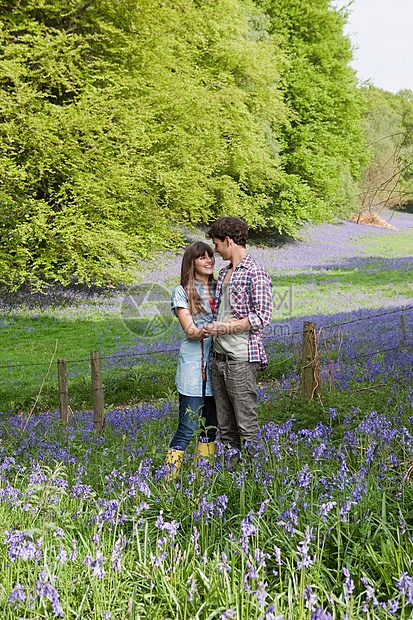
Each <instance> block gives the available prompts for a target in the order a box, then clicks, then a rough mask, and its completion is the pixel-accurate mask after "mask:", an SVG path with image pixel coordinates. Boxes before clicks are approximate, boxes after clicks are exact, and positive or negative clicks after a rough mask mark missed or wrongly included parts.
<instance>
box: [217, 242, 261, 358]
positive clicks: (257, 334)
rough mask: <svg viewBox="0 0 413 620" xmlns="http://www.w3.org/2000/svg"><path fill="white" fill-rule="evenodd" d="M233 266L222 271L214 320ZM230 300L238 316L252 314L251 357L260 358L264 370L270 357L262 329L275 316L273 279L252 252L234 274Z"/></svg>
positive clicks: (250, 317) (219, 278)
mask: <svg viewBox="0 0 413 620" xmlns="http://www.w3.org/2000/svg"><path fill="white" fill-rule="evenodd" d="M229 268H230V265H228V266H226V267H224V268H223V269H221V271H220V272H219V276H218V281H217V288H216V292H215V299H216V301H217V303H216V304H215V312H214V321H216V320H217V316H218V304H219V296H220V293H221V288H222V282H223V280H224V278H225V276H226V273H227V271H228V269H229ZM229 303H230V305H231V308H232V312H233V315H234V317H235V318H236V319H245V318H246V317H248V319H249V322H250V323H251V332H250V339H249V343H248V359H249V361H250V362H259V363H260V370H263V369H264V368H265V367H266V366H268V359H267V355H266V353H265V349H264V344H263V342H262V332H263V329H264V327H265V326H266V325H268V324H269V323H270V322H271V318H272V307H273V300H272V281H271V278H270V276H269V275H268V273H267V272H266V270H265V269H264V268H263V267H261V265H260V264H258V263H257V262H256V261H255V260H254V259H253V258H252V256H251V254H247V255H246V257H245V258H244V259H243V260H242V261H241V262H240V264H239V265H238V266H237V267H235V269H234V271H233V273H232V274H231V279H230V282H229Z"/></svg>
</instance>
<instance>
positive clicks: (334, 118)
mask: <svg viewBox="0 0 413 620" xmlns="http://www.w3.org/2000/svg"><path fill="white" fill-rule="evenodd" d="M257 2H258V4H259V6H260V7H262V8H263V9H264V10H265V11H267V12H268V15H269V16H270V19H271V32H272V33H273V34H277V35H279V36H281V49H282V50H283V51H284V52H285V54H286V56H287V59H288V65H287V67H286V71H285V73H284V74H283V75H282V81H283V84H284V91H285V101H286V103H287V104H288V106H289V109H290V123H289V125H286V126H285V127H284V128H283V134H282V148H281V150H280V157H281V161H282V163H283V168H284V170H285V172H286V173H287V174H288V178H291V177H293V178H298V179H300V182H301V186H304V187H305V188H306V189H307V192H308V194H309V200H310V205H309V211H310V214H308V213H307V214H306V213H304V217H305V219H307V218H308V216H309V215H310V218H311V216H312V218H313V219H314V220H320V219H323V218H327V217H328V216H329V215H331V214H342V215H343V214H346V213H350V212H351V211H352V210H353V209H354V206H355V204H356V201H357V195H358V188H357V180H358V177H359V175H360V171H361V168H362V167H363V165H364V164H365V162H366V154H365V146H366V145H365V140H364V136H363V131H362V129H361V125H360V115H361V112H362V109H363V101H362V98H361V96H360V93H359V91H358V89H357V85H356V79H355V75H354V71H353V69H352V68H351V67H350V66H349V62H350V60H351V58H352V52H351V43H350V40H349V39H348V38H347V37H345V36H344V34H343V27H344V24H345V21H346V13H345V11H338V10H336V9H335V8H332V6H331V2H330V0H276V1H275V0H257ZM301 213H302V209H301V211H300V212H299V215H300V217H301Z"/></svg>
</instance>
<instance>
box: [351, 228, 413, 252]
mask: <svg viewBox="0 0 413 620" xmlns="http://www.w3.org/2000/svg"><path fill="white" fill-rule="evenodd" d="M390 224H391V221H390ZM412 247H413V230H405V231H403V232H398V233H394V234H392V235H386V236H385V237H383V235H379V236H377V237H367V238H365V239H364V240H363V248H364V249H365V250H366V252H371V253H374V255H375V256H383V257H397V256H409V255H411V253H412Z"/></svg>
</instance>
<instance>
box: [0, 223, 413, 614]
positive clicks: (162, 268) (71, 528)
mask: <svg viewBox="0 0 413 620" xmlns="http://www.w3.org/2000/svg"><path fill="white" fill-rule="evenodd" d="M388 217H390V215H388ZM391 223H392V224H393V225H394V226H396V228H397V230H388V229H379V228H373V227H368V226H365V225H356V224H354V223H351V222H338V223H337V224H325V225H323V226H318V227H314V228H311V227H307V228H306V229H305V231H304V232H303V237H302V239H301V240H300V241H298V242H293V241H291V242H289V243H284V244H283V245H282V246H280V245H277V243H276V241H274V242H272V241H271V239H254V244H253V245H251V247H250V251H251V253H252V254H253V256H255V257H256V258H257V259H258V260H259V261H260V262H261V263H262V264H264V266H265V267H266V268H267V269H268V271H269V272H270V273H271V275H272V278H273V282H274V321H273V324H272V325H271V328H270V329H268V330H267V332H266V348H267V351H268V353H269V356H270V365H269V367H268V369H267V370H266V371H265V372H264V373H261V375H260V384H259V413H260V422H261V432H260V437H259V440H260V444H261V459H260V462H259V463H258V464H257V467H256V468H254V469H252V468H251V467H250V466H249V464H248V462H247V461H245V462H244V461H242V462H241V464H240V465H239V466H238V467H237V468H236V469H235V470H232V469H231V467H229V464H230V463H231V457H232V454H231V451H230V450H227V449H224V448H223V447H222V446H221V444H219V442H218V444H217V456H216V458H214V459H213V460H212V459H211V460H205V459H199V460H198V461H197V462H195V461H194V455H193V450H192V449H191V448H190V449H189V450H188V453H187V454H186V457H185V462H184V465H183V467H182V474H181V476H180V477H179V478H177V479H176V481H174V482H166V481H165V474H166V469H165V465H164V455H165V452H166V449H167V446H168V444H169V441H170V438H171V436H172V434H173V432H174V430H175V427H176V419H177V400H176V393H175V390H174V370H175V364H176V355H177V348H178V347H179V341H180V331H179V329H178V326H177V324H176V322H174V321H172V320H169V319H168V320H166V319H165V320H163V319H162V320H161V321H159V316H158V315H157V314H156V310H157V308H158V307H159V306H158V305H157V302H156V300H155V302H153V300H152V302H148V303H146V302H142V300H141V299H139V304H140V305H139V308H138V309H139V312H138V317H137V316H136V314H133V313H130V312H129V313H128V309H130V304H129V302H128V296H129V298H131V299H132V301H133V300H135V301H136V299H137V297H136V295H138V296H139V293H136V290H138V291H142V290H143V289H142V286H143V285H144V284H145V283H151V284H152V283H157V284H158V285H159V287H160V289H159V290H160V291H161V293H162V290H165V291H168V292H169V291H170V290H171V287H173V286H174V284H175V283H176V282H177V280H178V278H179V265H180V257H181V252H180V251H177V252H172V251H170V252H166V253H164V254H163V255H162V256H160V257H158V259H157V260H156V261H153V262H152V263H145V264H142V269H141V270H140V274H139V282H137V283H139V284H140V286H141V288H140V289H136V290H135V291H128V290H120V289H106V290H103V289H92V290H85V289H84V288H83V287H81V286H77V287H76V286H73V287H71V288H70V289H69V288H63V287H57V286H54V287H53V288H50V290H48V292H47V294H40V293H32V292H31V291H30V290H22V291H20V292H18V293H13V294H12V293H8V294H3V295H2V299H1V326H2V334H3V343H2V350H1V357H0V366H1V367H2V373H1V375H2V376H1V382H0V390H1V391H0V403H1V404H0V411H1V413H0V439H1V443H0V451H1V461H0V469H1V479H0V480H1V482H0V511H1V523H2V526H1V536H0V540H1V543H2V544H1V552H2V569H1V570H2V578H1V582H0V610H1V617H2V618H5V619H7V618H10V619H11V618H27V619H29V618H30V619H33V620H34V619H35V618H53V617H65V618H93V619H94V620H97V619H99V620H100V619H105V620H107V619H109V618H111V619H117V620H126V619H128V618H132V619H134V620H138V619H139V620H144V619H153V620H161V619H162V620H175V619H176V620H190V619H191V620H212V619H217V620H228V619H231V618H233V619H237V620H250V619H251V620H252V619H254V620H275V619H276V620H282V619H285V620H287V618H289V619H290V620H297V619H298V620H304V619H305V620H310V619H311V620H313V619H316V618H317V619H322V620H323V619H324V620H332V619H334V620H344V619H347V620H356V619H357V620H358V619H359V618H363V619H364V618H365V619H367V620H372V619H385V618H404V619H408V618H413V569H412V567H411V563H412V558H413V538H412V536H413V501H412V500H413V487H412V476H413V429H412V425H413V381H412V373H413V371H412V368H413V332H412V327H413V285H412V269H413V259H412V257H411V255H410V254H409V253H411V248H412V247H413V244H412V241H413V215H409V214H406V213H394V214H392V215H391ZM200 234H201V233H200V232H192V233H191V235H192V238H194V236H199V235H200ZM189 236H190V235H189ZM219 264H220V263H219V261H217V267H219ZM143 288H144V287H143ZM141 302H142V303H141ZM161 318H162V317H161ZM303 320H312V321H315V322H316V325H317V330H318V334H319V344H318V348H319V355H320V371H321V378H322V391H321V395H320V397H319V398H317V399H315V400H313V401H311V402H306V401H304V400H302V398H301V397H300V338H301V332H302V324H303ZM56 342H57V344H56ZM94 349H99V350H101V352H102V355H103V376H104V385H105V398H106V405H107V411H106V430H105V435H104V436H103V437H100V438H99V437H96V435H95V433H94V432H93V420H92V417H93V414H92V412H91V388H90V371H89V362H88V356H89V351H90V350H94ZM53 356H54V357H53ZM52 357H53V364H52V366H51V370H50V373H49V375H48V377H47V379H46V380H45V382H44V385H43V388H42V391H41V392H40V393H39V390H40V386H41V384H42V382H43V379H44V377H45V375H46V373H47V371H48V367H49V363H50V360H51V359H52ZM58 357H65V358H66V359H67V363H68V374H69V377H68V379H69V396H70V406H71V416H70V419H69V423H68V425H67V427H66V428H65V427H64V426H62V424H61V422H60V421H59V414H58V411H57V408H58V395H57V377H56V375H57V373H56V364H55V360H56V359H57V358H58ZM29 364H33V365H29ZM36 364H38V365H36ZM36 398H37V403H36V405H35V401H36Z"/></svg>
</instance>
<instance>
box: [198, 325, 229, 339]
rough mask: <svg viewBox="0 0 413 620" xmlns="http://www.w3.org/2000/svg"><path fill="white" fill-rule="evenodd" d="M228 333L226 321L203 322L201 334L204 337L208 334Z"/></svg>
mask: <svg viewBox="0 0 413 620" xmlns="http://www.w3.org/2000/svg"><path fill="white" fill-rule="evenodd" d="M227 333H228V323H222V322H221V321H213V322H212V323H205V325H204V327H203V334H204V335H205V337H206V338H209V337H210V336H217V335H221V334H227Z"/></svg>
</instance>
